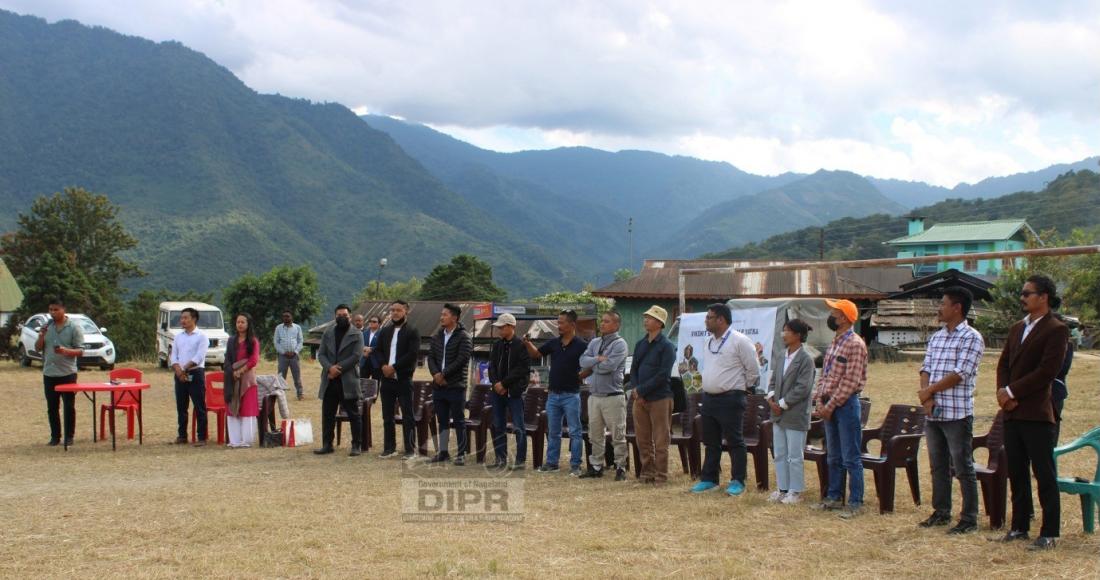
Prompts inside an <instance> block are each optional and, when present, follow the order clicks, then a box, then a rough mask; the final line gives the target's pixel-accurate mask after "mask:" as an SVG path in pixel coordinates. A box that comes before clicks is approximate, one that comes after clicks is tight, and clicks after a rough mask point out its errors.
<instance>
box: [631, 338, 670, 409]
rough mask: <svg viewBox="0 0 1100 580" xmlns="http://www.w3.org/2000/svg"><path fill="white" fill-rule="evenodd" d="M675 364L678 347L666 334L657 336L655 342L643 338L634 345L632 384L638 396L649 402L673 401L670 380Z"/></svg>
mask: <svg viewBox="0 0 1100 580" xmlns="http://www.w3.org/2000/svg"><path fill="white" fill-rule="evenodd" d="M675 362H676V347H674V346H672V342H671V341H670V340H669V339H668V338H667V337H666V336H665V335H664V334H659V335H657V338H655V339H653V342H649V337H648V336H643V337H642V339H641V340H639V341H638V343H637V344H635V345H634V360H633V361H632V362H631V363H630V384H631V385H632V386H633V387H634V389H636V390H637V391H638V396H640V397H642V398H643V399H645V400H647V401H660V400H661V399H671V398H672V387H671V386H670V385H669V381H668V379H669V377H670V376H671V375H672V365H673V364H674V363H675Z"/></svg>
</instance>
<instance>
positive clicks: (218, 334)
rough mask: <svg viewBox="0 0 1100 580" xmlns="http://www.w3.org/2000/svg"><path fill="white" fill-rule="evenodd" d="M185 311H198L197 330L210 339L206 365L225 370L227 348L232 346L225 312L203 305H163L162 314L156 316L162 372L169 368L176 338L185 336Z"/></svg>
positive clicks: (197, 303) (163, 303)
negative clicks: (186, 309)
mask: <svg viewBox="0 0 1100 580" xmlns="http://www.w3.org/2000/svg"><path fill="white" fill-rule="evenodd" d="M184 308H194V309H195V310H198V311H199V324H198V327H199V329H200V330H202V331H203V333H204V334H206V338H208V339H210V347H209V348H208V349H207V351H206V364H207V365H208V366H209V365H214V366H218V367H221V366H224V365H225V346H226V344H228V342H229V334H228V333H226V332H225V320H224V317H223V316H222V311H221V310H220V309H218V307H217V306H211V305H210V304H204V303H202V302H161V303H160V312H159V313H158V315H157V360H158V361H159V362H160V366H161V368H167V367H168V357H169V356H170V355H171V352H172V342H173V341H174V340H175V338H176V335H177V334H179V333H181V332H183V327H182V326H180V313H181V312H183V309H184Z"/></svg>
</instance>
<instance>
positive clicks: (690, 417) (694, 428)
mask: <svg viewBox="0 0 1100 580" xmlns="http://www.w3.org/2000/svg"><path fill="white" fill-rule="evenodd" d="M702 404H703V393H701V392H693V393H685V394H684V410H683V411H681V412H679V413H673V414H672V426H673V428H672V444H673V445H675V446H676V448H677V450H679V452H680V464H681V465H683V469H684V473H687V474H689V475H690V476H691V478H692V479H695V478H697V477H699V471H700V470H701V469H702V463H703V458H702V454H703V452H702V444H703V436H702V428H701V426H700V420H699V410H700V408H701V406H702ZM628 408H629V406H628Z"/></svg>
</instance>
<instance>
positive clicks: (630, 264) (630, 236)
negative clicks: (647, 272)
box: [626, 217, 634, 272]
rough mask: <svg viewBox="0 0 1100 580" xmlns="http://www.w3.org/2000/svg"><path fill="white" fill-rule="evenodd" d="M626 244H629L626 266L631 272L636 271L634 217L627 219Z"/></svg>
mask: <svg viewBox="0 0 1100 580" xmlns="http://www.w3.org/2000/svg"><path fill="white" fill-rule="evenodd" d="M626 246H627V259H626V267H627V269H628V270H630V271H631V272H633V271H634V218H632V217H631V218H627V220H626Z"/></svg>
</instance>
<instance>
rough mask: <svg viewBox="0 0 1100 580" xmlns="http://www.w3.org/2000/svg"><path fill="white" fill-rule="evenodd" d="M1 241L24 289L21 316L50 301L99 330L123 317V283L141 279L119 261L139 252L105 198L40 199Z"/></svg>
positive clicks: (69, 194) (72, 192)
mask: <svg viewBox="0 0 1100 580" xmlns="http://www.w3.org/2000/svg"><path fill="white" fill-rule="evenodd" d="M16 223H17V228H16V230H15V231H14V232H12V233H10V234H8V235H6V236H4V237H3V239H0V255H3V257H4V261H5V262H6V263H7V265H8V268H9V269H11V272H12V274H13V275H14V276H15V278H16V280H17V281H18V282H19V285H20V287H22V288H23V293H24V296H25V299H24V301H23V306H22V308H21V313H20V314H21V315H25V314H28V313H33V312H41V311H43V310H44V309H45V307H46V302H48V300H49V298H50V297H51V296H53V295H59V296H61V297H62V298H64V299H65V301H66V302H67V303H68V304H69V309H70V310H72V311H74V312H75V311H81V312H83V313H84V314H87V315H89V316H91V317H92V318H93V319H94V320H96V322H98V323H99V324H113V323H114V322H116V321H117V320H118V318H119V317H120V316H121V314H122V309H123V308H122V299H121V296H122V282H123V281H124V280H127V279H130V278H135V277H140V276H144V275H145V274H144V272H142V271H141V269H139V268H138V266H137V264H136V263H134V262H131V261H129V260H126V259H125V258H123V257H122V254H123V253H124V252H127V251H129V250H132V249H134V248H135V247H137V239H135V238H134V237H133V236H131V235H130V234H129V233H128V232H127V231H126V229H125V228H124V227H123V226H122V223H121V222H119V220H118V208H117V207H116V206H114V205H113V204H111V202H110V200H108V199H107V196H105V195H100V194H94V193H90V192H87V191H85V190H84V189H81V188H66V189H65V190H64V191H63V192H61V193H56V194H54V195H53V196H49V197H47V196H40V197H39V198H38V199H36V200H35V201H34V203H33V204H32V205H31V208H30V212H28V213H26V214H19V217H18V218H17V220H16Z"/></svg>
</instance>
